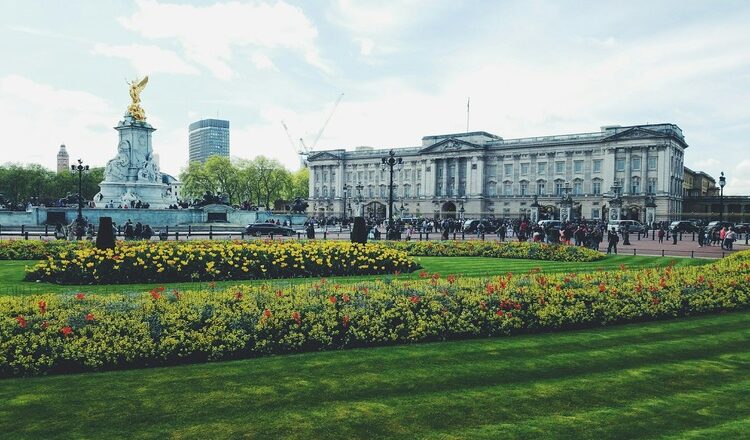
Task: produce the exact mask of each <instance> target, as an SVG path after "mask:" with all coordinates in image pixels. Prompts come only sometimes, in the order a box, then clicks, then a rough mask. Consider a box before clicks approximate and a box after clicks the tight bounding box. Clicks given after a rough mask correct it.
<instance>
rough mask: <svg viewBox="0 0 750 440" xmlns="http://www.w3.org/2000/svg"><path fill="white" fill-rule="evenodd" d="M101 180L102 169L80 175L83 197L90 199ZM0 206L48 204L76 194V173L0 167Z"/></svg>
mask: <svg viewBox="0 0 750 440" xmlns="http://www.w3.org/2000/svg"><path fill="white" fill-rule="evenodd" d="M103 179H104V168H92V169H91V170H89V171H86V172H84V173H83V191H82V193H83V197H84V198H85V199H86V200H91V199H93V197H94V195H95V194H96V193H98V192H99V183H101V181H102V180H103ZM0 194H1V195H2V196H1V197H0V199H3V200H0V203H3V204H12V205H26V204H27V203H29V202H30V201H34V202H36V203H39V204H45V205H51V204H53V203H55V202H57V201H58V200H60V199H64V198H65V197H67V196H68V195H72V194H78V173H77V172H75V173H74V172H72V171H66V172H64V173H59V174H58V173H56V172H54V171H51V170H48V169H46V168H44V167H43V166H41V165H38V164H29V165H18V164H6V165H2V166H0Z"/></svg>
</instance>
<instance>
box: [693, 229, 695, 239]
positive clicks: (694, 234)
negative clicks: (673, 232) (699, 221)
mask: <svg viewBox="0 0 750 440" xmlns="http://www.w3.org/2000/svg"><path fill="white" fill-rule="evenodd" d="M693 241H695V231H693Z"/></svg>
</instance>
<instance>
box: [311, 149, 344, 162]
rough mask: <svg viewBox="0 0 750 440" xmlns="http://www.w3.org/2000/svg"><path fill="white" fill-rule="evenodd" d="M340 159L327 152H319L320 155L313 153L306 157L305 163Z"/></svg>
mask: <svg viewBox="0 0 750 440" xmlns="http://www.w3.org/2000/svg"><path fill="white" fill-rule="evenodd" d="M339 159H341V158H340V157H338V156H336V155H335V154H333V153H329V152H328V151H321V152H320V153H313V154H311V155H310V156H308V157H307V161H308V162H310V161H313V160H339Z"/></svg>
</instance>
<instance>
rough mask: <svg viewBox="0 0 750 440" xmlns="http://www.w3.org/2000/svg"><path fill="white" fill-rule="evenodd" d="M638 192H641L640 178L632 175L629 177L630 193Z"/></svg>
mask: <svg viewBox="0 0 750 440" xmlns="http://www.w3.org/2000/svg"><path fill="white" fill-rule="evenodd" d="M640 192H641V178H640V177H633V178H632V179H630V193H631V194H638V193H640Z"/></svg>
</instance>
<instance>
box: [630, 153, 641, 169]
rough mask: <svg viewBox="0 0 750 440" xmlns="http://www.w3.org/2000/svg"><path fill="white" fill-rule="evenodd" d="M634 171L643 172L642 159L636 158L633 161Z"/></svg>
mask: <svg viewBox="0 0 750 440" xmlns="http://www.w3.org/2000/svg"><path fill="white" fill-rule="evenodd" d="M631 163H632V168H633V171H640V170H641V158H640V157H638V156H636V157H633V158H632V159H631Z"/></svg>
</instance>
